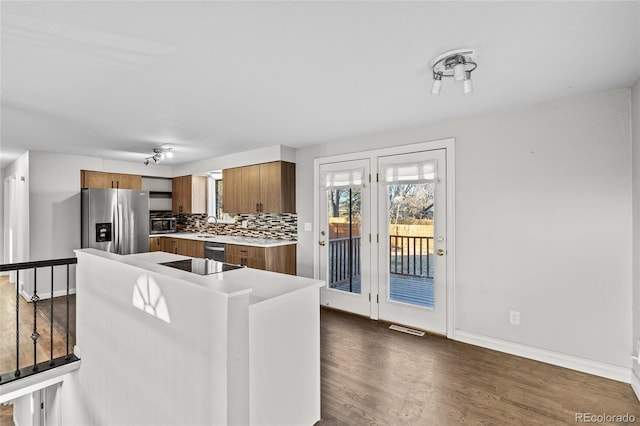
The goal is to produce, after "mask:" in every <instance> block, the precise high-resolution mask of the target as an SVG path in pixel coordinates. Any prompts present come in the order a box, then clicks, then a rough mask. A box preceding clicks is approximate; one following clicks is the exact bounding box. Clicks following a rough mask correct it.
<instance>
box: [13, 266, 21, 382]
mask: <svg viewBox="0 0 640 426" xmlns="http://www.w3.org/2000/svg"><path fill="white" fill-rule="evenodd" d="M14 375H15V376H16V377H20V271H16V372H15V374H14Z"/></svg>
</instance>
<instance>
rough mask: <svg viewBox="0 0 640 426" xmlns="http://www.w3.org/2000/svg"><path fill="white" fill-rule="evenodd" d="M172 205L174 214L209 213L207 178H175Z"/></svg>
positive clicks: (189, 176)
mask: <svg viewBox="0 0 640 426" xmlns="http://www.w3.org/2000/svg"><path fill="white" fill-rule="evenodd" d="M171 187H172V191H171V203H172V210H173V212H174V213H206V212H207V178H206V177H204V176H192V175H188V176H180V177H175V178H173V183H172V186H171Z"/></svg>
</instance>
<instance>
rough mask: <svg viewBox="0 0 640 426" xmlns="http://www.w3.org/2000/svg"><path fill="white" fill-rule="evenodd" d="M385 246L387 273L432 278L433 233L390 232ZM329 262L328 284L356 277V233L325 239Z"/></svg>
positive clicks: (358, 269)
mask: <svg viewBox="0 0 640 426" xmlns="http://www.w3.org/2000/svg"><path fill="white" fill-rule="evenodd" d="M389 247H390V250H389V273H391V274H397V275H406V276H414V277H427V278H433V268H432V266H431V261H432V257H433V237H420V236H417V237H416V236H403V235H390V236H389ZM349 252H351V257H350V256H349ZM349 259H351V269H349ZM329 265H330V267H329V285H331V284H334V283H339V282H342V281H345V280H348V279H349V276H351V277H359V276H360V236H357V237H352V238H336V239H332V240H329Z"/></svg>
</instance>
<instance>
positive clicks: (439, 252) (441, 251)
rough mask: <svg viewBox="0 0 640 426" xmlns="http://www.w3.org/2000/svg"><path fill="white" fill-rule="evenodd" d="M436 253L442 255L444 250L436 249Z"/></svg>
mask: <svg viewBox="0 0 640 426" xmlns="http://www.w3.org/2000/svg"><path fill="white" fill-rule="evenodd" d="M436 254H437V255H438V256H444V250H442V249H438V251H437V252H436Z"/></svg>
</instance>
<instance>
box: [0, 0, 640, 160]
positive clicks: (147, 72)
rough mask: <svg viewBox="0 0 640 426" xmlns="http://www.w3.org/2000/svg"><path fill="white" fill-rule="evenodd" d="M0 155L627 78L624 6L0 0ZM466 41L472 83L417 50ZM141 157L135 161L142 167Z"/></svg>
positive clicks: (93, 151) (498, 97) (271, 139)
mask: <svg viewBox="0 0 640 426" xmlns="http://www.w3.org/2000/svg"><path fill="white" fill-rule="evenodd" d="M0 7H1V13H2V14H1V18H0V19H1V29H2V32H1V35H2V45H1V47H2V51H1V64H0V66H1V72H2V74H1V84H2V85H1V87H0V90H1V100H2V104H1V105H2V110H1V134H0V136H1V139H0V143H1V145H0V154H1V158H0V166H2V167H4V166H6V165H7V164H8V163H10V162H11V161H12V160H13V159H14V158H15V157H16V155H18V154H21V153H22V152H24V151H25V150H38V151H51V152H62V153H71V154H80V155H92V156H98V157H102V158H108V159H115V160H124V161H136V162H138V161H139V162H141V161H143V159H144V157H146V156H149V155H150V152H151V150H152V148H153V147H157V146H160V145H163V144H170V145H172V146H174V147H175V153H176V155H175V157H174V159H172V160H169V161H171V162H172V163H169V164H178V163H183V162H189V161H194V160H198V159H202V158H209V157H214V156H217V155H223V154H228V153H233V152H240V151H245V150H249V149H254V148H259V147H263V146H270V145H276V144H282V145H287V146H291V147H302V146H306V145H312V144H316V143H321V142H326V141H333V140H338V139H342V138H347V137H352V136H359V135H364V134H370V133H378V132H383V131H388V130H393V129H401V128H408V127H414V126H419V125H423V124H426V123H429V122H434V121H441V120H445V119H451V118H456V117H462V116H470V115H478V114H483V113H487V112H490V111H502V110H507V109H512V108H518V107H523V106H526V105H531V104H537V103H542V102H548V101H552V100H556V99H562V98H571V97H577V96H583V95H588V94H591V93H597V92H603V91H608V90H614V89H620V88H626V87H631V86H632V85H633V83H634V82H635V81H636V80H637V79H638V77H639V76H640V2H639V1H628V2H608V1H602V2H581V1H571V2H373V1H372V2H306V1H304V2H303V1H300V2H265V1H261V2H255V3H254V2H202V1H199V2H185V1H176V2H160V1H158V2H48V1H47V2H5V1H3V2H2V3H1V6H0ZM461 47H469V48H472V49H475V50H476V51H477V62H478V69H477V70H476V71H475V72H474V73H473V81H474V86H475V92H474V93H473V94H471V95H467V96H463V95H462V94H461V92H462V89H461V87H460V85H459V84H457V83H455V84H454V82H453V81H451V80H446V81H445V84H444V86H443V89H442V93H441V95H440V96H438V97H436V96H432V95H430V86H431V73H430V68H429V66H430V62H431V61H432V60H433V59H434V58H435V57H436V56H438V55H439V54H440V53H443V52H444V51H447V50H451V49H455V48H461ZM149 167H152V166H149Z"/></svg>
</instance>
